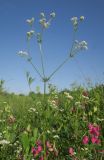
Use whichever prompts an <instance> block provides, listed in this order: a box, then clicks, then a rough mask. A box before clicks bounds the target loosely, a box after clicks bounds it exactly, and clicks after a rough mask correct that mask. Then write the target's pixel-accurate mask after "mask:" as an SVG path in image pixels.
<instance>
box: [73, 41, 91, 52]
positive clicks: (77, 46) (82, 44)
mask: <svg viewBox="0 0 104 160" xmlns="http://www.w3.org/2000/svg"><path fill="white" fill-rule="evenodd" d="M75 49H78V50H87V49H88V44H87V42H86V41H81V42H79V41H78V40H76V41H75Z"/></svg>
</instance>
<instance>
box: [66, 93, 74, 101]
mask: <svg viewBox="0 0 104 160" xmlns="http://www.w3.org/2000/svg"><path fill="white" fill-rule="evenodd" d="M64 95H65V96H66V97H67V98H68V99H69V100H73V97H72V96H71V95H70V94H69V93H68V92H64Z"/></svg>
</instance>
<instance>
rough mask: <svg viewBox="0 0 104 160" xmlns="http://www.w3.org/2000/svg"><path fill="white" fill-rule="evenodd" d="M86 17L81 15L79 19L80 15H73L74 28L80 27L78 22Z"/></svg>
mask: <svg viewBox="0 0 104 160" xmlns="http://www.w3.org/2000/svg"><path fill="white" fill-rule="evenodd" d="M84 19H85V18H84V16H80V18H79V19H78V17H72V18H71V22H72V24H73V27H74V30H75V31H76V30H77V29H78V23H79V22H81V21H83V20H84Z"/></svg>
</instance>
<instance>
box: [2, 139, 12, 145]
mask: <svg viewBox="0 0 104 160" xmlns="http://www.w3.org/2000/svg"><path fill="white" fill-rule="evenodd" d="M9 143H10V141H7V140H5V139H3V140H1V141H0V144H1V145H4V144H9Z"/></svg>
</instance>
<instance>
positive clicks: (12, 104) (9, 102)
mask: <svg viewBox="0 0 104 160" xmlns="http://www.w3.org/2000/svg"><path fill="white" fill-rule="evenodd" d="M49 89H50V92H49V94H47V95H46V97H45V99H44V96H43V95H42V94H35V93H31V94H29V95H28V96H24V95H22V96H21V95H15V94H6V95H0V159H1V160H8V159H9V160H42V159H44V160H102V159H103V156H104V125H103V124H104V107H103V106H104V85H99V86H96V87H95V88H92V89H90V90H85V89H84V88H83V87H76V89H75V88H74V89H72V90H71V91H70V90H69V91H67V92H58V90H57V88H56V87H55V86H52V85H49Z"/></svg>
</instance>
